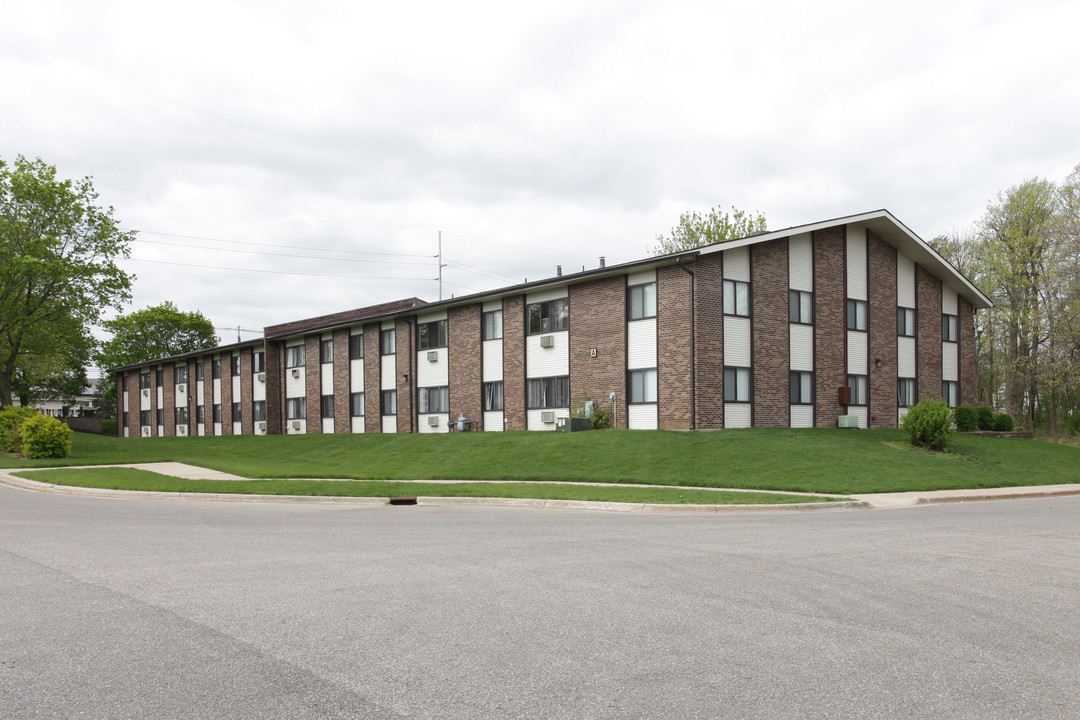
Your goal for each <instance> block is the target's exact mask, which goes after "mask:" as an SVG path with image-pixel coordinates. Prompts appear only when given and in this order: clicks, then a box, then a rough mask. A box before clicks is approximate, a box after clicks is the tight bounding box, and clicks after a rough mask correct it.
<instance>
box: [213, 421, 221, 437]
mask: <svg viewBox="0 0 1080 720" xmlns="http://www.w3.org/2000/svg"><path fill="white" fill-rule="evenodd" d="M214 435H217V436H220V435H221V423H214Z"/></svg>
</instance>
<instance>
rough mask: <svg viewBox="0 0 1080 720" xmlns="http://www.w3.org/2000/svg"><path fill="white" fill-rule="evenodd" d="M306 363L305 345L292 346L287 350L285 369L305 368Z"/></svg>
mask: <svg viewBox="0 0 1080 720" xmlns="http://www.w3.org/2000/svg"><path fill="white" fill-rule="evenodd" d="M305 361H306V358H305V357H304V346H303V345H290V346H289V347H287V348H285V367H287V368H294V367H303V366H304V362H305Z"/></svg>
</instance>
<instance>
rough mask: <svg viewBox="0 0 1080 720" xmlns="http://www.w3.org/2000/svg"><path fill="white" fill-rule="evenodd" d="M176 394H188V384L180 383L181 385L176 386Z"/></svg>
mask: <svg viewBox="0 0 1080 720" xmlns="http://www.w3.org/2000/svg"><path fill="white" fill-rule="evenodd" d="M176 392H178V393H186V392H187V383H180V384H179V385H177V386H176Z"/></svg>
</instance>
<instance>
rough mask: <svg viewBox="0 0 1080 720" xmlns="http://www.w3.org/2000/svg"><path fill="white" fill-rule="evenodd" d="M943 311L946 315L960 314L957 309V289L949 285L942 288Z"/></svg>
mask: <svg viewBox="0 0 1080 720" xmlns="http://www.w3.org/2000/svg"><path fill="white" fill-rule="evenodd" d="M941 312H943V313H945V314H946V315H959V314H960V311H959V310H958V309H957V303H956V291H955V290H952V289H950V288H947V287H944V286H943V287H942V288H941Z"/></svg>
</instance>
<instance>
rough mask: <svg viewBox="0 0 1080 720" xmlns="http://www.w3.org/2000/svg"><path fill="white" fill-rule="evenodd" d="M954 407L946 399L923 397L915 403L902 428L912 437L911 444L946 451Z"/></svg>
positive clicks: (901, 425)
mask: <svg viewBox="0 0 1080 720" xmlns="http://www.w3.org/2000/svg"><path fill="white" fill-rule="evenodd" d="M952 423H953V409H952V408H951V407H949V403H947V402H945V401H944V400H933V399H929V398H927V399H923V400H920V401H919V404H918V405H913V406H912V407H911V409H910V410H908V414H907V415H905V416H904V421H903V422H902V423H900V429H901V430H903V431H904V432H906V433H907V434H908V437H910V438H911V444H912V445H915V446H916V447H922V448H926V449H927V450H938V451H944V450H945V446H946V444H947V443H948V442H949V437H950V436H951V435H952Z"/></svg>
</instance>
